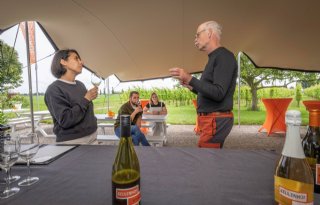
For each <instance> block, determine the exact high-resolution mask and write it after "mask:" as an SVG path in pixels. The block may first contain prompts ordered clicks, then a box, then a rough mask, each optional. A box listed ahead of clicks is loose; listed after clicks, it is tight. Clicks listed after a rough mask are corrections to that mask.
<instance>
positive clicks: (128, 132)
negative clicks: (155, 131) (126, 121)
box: [120, 125, 131, 137]
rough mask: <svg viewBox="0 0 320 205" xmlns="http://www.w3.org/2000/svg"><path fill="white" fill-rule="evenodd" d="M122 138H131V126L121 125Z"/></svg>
mask: <svg viewBox="0 0 320 205" xmlns="http://www.w3.org/2000/svg"><path fill="white" fill-rule="evenodd" d="M120 136H121V137H130V136H131V126H130V125H125V126H123V125H121V126H120Z"/></svg>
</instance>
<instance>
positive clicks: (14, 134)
mask: <svg viewBox="0 0 320 205" xmlns="http://www.w3.org/2000/svg"><path fill="white" fill-rule="evenodd" d="M5 135H7V136H8V135H9V134H5ZM10 136H11V137H12V138H14V139H15V140H17V141H18V140H19V134H17V133H11V135H10ZM10 136H9V137H10ZM8 176H9V178H7V177H5V178H3V179H1V180H0V184H6V183H7V180H9V184H11V183H12V182H15V181H17V180H19V179H20V176H18V175H14V176H12V175H11V167H10V168H9V171H8Z"/></svg>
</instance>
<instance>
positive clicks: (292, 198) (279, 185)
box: [274, 176, 313, 205]
mask: <svg viewBox="0 0 320 205" xmlns="http://www.w3.org/2000/svg"><path fill="white" fill-rule="evenodd" d="M274 195H275V201H276V202H278V203H279V204H295V205H309V204H310V205H311V204H313V184H307V183H302V182H298V181H294V180H291V179H286V178H282V177H278V176H274Z"/></svg>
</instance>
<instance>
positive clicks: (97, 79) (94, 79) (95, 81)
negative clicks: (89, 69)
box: [91, 73, 102, 87]
mask: <svg viewBox="0 0 320 205" xmlns="http://www.w3.org/2000/svg"><path fill="white" fill-rule="evenodd" d="M101 81H102V78H101V77H100V76H98V75H97V74H96V73H92V74H91V83H92V85H94V86H96V87H99V85H100V84H101Z"/></svg>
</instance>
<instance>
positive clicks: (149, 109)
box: [143, 92, 167, 115]
mask: <svg viewBox="0 0 320 205" xmlns="http://www.w3.org/2000/svg"><path fill="white" fill-rule="evenodd" d="M143 114H151V115H166V114H167V108H166V105H165V104H164V103H163V102H161V101H159V98H158V96H157V94H156V93H155V92H153V93H152V94H151V97H150V102H149V103H148V104H147V105H146V106H145V107H144V108H143Z"/></svg>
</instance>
